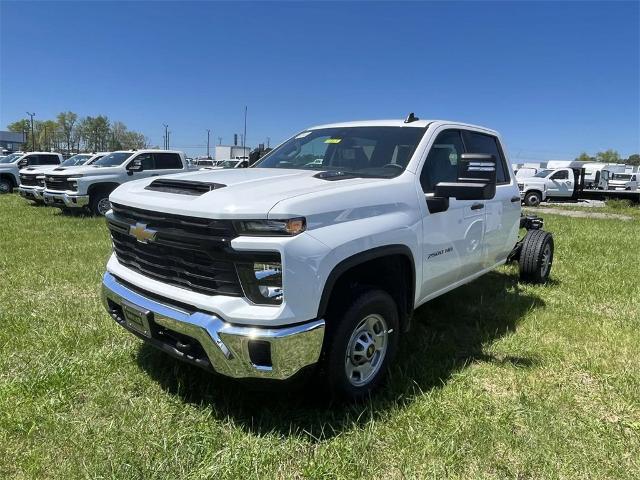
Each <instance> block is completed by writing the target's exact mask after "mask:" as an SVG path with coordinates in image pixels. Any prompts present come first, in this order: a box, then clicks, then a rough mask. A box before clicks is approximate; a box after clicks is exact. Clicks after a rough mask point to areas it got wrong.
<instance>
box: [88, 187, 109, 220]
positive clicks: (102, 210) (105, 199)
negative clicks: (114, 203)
mask: <svg viewBox="0 0 640 480" xmlns="http://www.w3.org/2000/svg"><path fill="white" fill-rule="evenodd" d="M89 209H90V210H91V213H93V214H94V215H99V216H101V217H103V216H104V215H105V214H106V213H107V212H108V211H109V210H110V209H111V203H110V202H109V194H108V193H106V192H98V193H94V194H92V195H91V199H90V201H89Z"/></svg>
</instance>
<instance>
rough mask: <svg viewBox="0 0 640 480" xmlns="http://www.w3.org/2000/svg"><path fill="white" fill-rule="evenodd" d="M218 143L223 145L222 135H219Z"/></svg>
mask: <svg viewBox="0 0 640 480" xmlns="http://www.w3.org/2000/svg"><path fill="white" fill-rule="evenodd" d="M218 145H222V137H218Z"/></svg>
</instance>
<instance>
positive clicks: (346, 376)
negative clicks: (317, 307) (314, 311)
mask: <svg viewBox="0 0 640 480" xmlns="http://www.w3.org/2000/svg"><path fill="white" fill-rule="evenodd" d="M330 321H331V330H332V332H331V333H330V334H329V336H328V339H327V345H326V347H325V348H326V351H325V355H326V356H325V361H326V372H325V374H326V376H327V380H328V383H329V386H330V387H331V390H332V391H333V392H334V393H336V394H337V395H339V396H342V397H344V398H346V399H349V400H358V399H361V398H364V397H366V396H367V395H368V394H369V393H371V392H372V391H373V390H374V389H375V388H377V387H378V386H380V384H381V383H382V381H383V379H384V376H385V374H386V370H387V368H388V366H389V365H390V363H391V362H392V360H393V357H394V356H395V352H396V349H397V347H398V331H399V329H398V324H399V321H398V309H397V306H396V304H395V302H394V301H393V298H391V296H390V295H389V294H388V293H387V292H385V291H383V290H377V289H375V290H367V291H365V292H363V293H361V294H360V295H358V296H357V297H356V298H355V300H354V301H353V302H352V304H351V306H349V307H348V308H347V310H346V311H345V312H344V313H343V314H342V315H339V316H338V317H337V318H333V319H330Z"/></svg>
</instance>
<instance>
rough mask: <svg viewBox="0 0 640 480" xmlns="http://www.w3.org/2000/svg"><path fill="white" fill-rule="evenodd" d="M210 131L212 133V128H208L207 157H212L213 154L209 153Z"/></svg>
mask: <svg viewBox="0 0 640 480" xmlns="http://www.w3.org/2000/svg"><path fill="white" fill-rule="evenodd" d="M210 133H211V130H209V129H208V128H207V158H211V155H209V134H210Z"/></svg>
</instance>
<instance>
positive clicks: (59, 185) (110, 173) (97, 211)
mask: <svg viewBox="0 0 640 480" xmlns="http://www.w3.org/2000/svg"><path fill="white" fill-rule="evenodd" d="M186 170H187V164H186V160H185V156H184V153H182V152H178V151H174V150H126V151H118V152H111V153H110V154H108V155H105V156H104V157H102V158H101V159H100V160H97V161H95V162H94V163H92V164H91V165H87V166H81V167H74V168H73V170H71V171H63V172H53V171H52V172H50V173H49V174H47V175H45V190H44V194H43V197H44V201H45V203H47V204H48V205H54V206H56V207H60V208H86V207H88V208H89V210H90V211H91V212H92V213H93V214H94V215H104V214H105V213H107V211H108V210H109V208H111V206H110V204H109V194H110V193H111V192H112V191H113V190H114V189H115V188H116V187H118V186H119V185H122V184H123V183H127V182H130V181H131V180H137V179H140V178H146V177H157V176H158V175H166V174H169V173H178V172H183V171H186Z"/></svg>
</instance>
